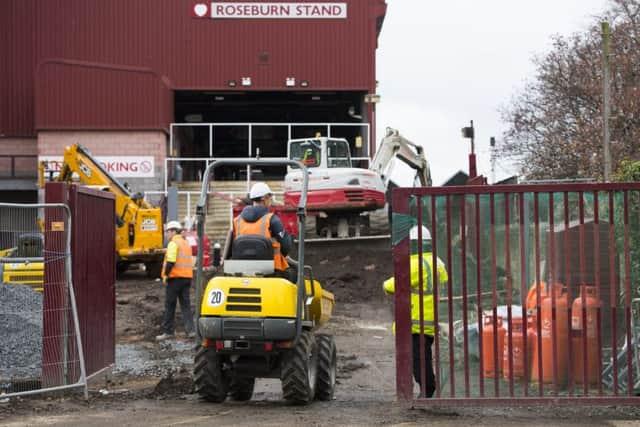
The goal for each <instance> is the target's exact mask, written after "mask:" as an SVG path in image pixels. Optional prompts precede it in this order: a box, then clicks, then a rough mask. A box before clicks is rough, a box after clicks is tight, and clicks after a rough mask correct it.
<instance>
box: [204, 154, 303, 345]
mask: <svg viewBox="0 0 640 427" xmlns="http://www.w3.org/2000/svg"><path fill="white" fill-rule="evenodd" d="M220 166H293V167H296V168H300V170H301V171H302V180H303V182H302V192H301V196H300V200H299V201H298V205H297V208H296V216H297V218H298V260H297V262H298V265H299V266H298V275H297V278H296V286H297V289H298V293H297V302H296V307H297V310H296V338H295V342H296V343H297V341H298V339H299V338H300V333H301V331H302V310H303V307H304V306H305V301H306V299H307V292H306V286H305V282H304V232H305V222H306V216H307V213H306V205H307V191H308V185H309V182H308V179H309V172H308V170H307V168H306V166H305V165H304V164H302V163H301V162H299V161H296V160H289V159H286V158H284V159H281V158H272V159H258V158H256V159H255V160H248V159H246V158H244V159H240V158H238V159H225V160H218V161H215V162H213V163H211V164H209V166H207V169H206V170H205V172H204V175H203V179H202V188H201V191H200V198H199V200H198V204H197V206H196V230H197V234H198V255H197V257H196V307H197V310H196V318H198V319H199V318H200V315H201V312H200V310H201V301H202V294H203V287H204V285H205V283H204V281H205V276H204V269H203V259H204V256H203V254H204V247H203V242H204V238H205V230H204V226H205V219H206V210H207V209H206V206H207V197H208V190H209V184H210V182H211V181H210V177H212V176H214V175H213V170H214V169H215V168H217V167H220ZM312 290H313V288H312ZM196 325H198V322H196ZM196 328H197V329H199V326H196ZM197 333H198V337H200V332H199V330H198V331H197Z"/></svg>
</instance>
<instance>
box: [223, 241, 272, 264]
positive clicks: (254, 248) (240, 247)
mask: <svg viewBox="0 0 640 427" xmlns="http://www.w3.org/2000/svg"><path fill="white" fill-rule="evenodd" d="M231 259H244V260H261V261H266V260H272V259H273V246H272V244H271V240H269V239H267V238H266V237H264V236H261V235H259V234H255V235H254V234H245V235H242V236H238V237H236V238H235V240H234V241H233V245H232V247H231Z"/></svg>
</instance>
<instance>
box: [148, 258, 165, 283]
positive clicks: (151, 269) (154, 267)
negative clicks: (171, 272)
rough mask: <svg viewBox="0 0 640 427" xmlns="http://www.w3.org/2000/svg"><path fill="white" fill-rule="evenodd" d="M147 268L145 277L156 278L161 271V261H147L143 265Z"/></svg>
mask: <svg viewBox="0 0 640 427" xmlns="http://www.w3.org/2000/svg"><path fill="white" fill-rule="evenodd" d="M144 267H145V269H146V270H147V277H148V278H149V279H157V278H158V277H160V273H162V263H161V262H157V261H156V262H148V263H146V264H145V265H144Z"/></svg>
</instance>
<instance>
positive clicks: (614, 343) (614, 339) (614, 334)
mask: <svg viewBox="0 0 640 427" xmlns="http://www.w3.org/2000/svg"><path fill="white" fill-rule="evenodd" d="M614 228H615V219H614V203H613V192H612V191H611V192H609V281H610V282H611V287H610V293H609V304H610V306H611V348H612V350H613V354H612V356H613V393H614V394H615V395H616V396H617V395H618V357H617V355H618V322H617V316H618V313H617V303H616V301H617V297H616V288H617V285H616V273H615V247H616V242H615V237H614V233H613V232H614Z"/></svg>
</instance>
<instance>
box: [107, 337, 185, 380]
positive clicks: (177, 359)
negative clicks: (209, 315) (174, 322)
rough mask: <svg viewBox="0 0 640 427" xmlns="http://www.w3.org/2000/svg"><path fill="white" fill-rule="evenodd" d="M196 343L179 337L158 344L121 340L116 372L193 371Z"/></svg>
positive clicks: (163, 373)
mask: <svg viewBox="0 0 640 427" xmlns="http://www.w3.org/2000/svg"><path fill="white" fill-rule="evenodd" d="M194 346H195V343H193V342H191V341H178V340H167V341H164V342H161V343H158V344H156V343H147V342H141V343H132V344H118V345H116V366H115V368H114V369H113V374H114V375H120V374H125V375H130V376H134V377H143V376H148V377H170V376H172V375H173V374H175V373H181V372H191V369H192V367H193V348H194Z"/></svg>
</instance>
